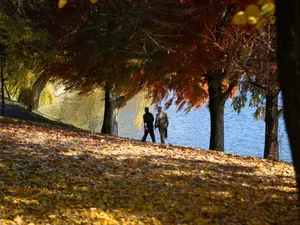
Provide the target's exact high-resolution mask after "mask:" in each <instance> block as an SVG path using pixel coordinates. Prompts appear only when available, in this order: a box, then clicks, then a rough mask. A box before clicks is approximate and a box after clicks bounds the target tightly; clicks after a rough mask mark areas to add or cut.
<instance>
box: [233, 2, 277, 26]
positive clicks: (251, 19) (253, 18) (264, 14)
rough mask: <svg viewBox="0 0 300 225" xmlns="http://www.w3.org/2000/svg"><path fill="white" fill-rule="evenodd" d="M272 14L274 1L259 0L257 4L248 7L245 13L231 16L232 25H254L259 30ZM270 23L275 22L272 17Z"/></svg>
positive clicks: (241, 12) (240, 12)
mask: <svg viewBox="0 0 300 225" xmlns="http://www.w3.org/2000/svg"><path fill="white" fill-rule="evenodd" d="M274 13H275V3H274V0H259V1H258V2H257V4H251V5H248V6H247V8H246V9H245V11H239V12H237V13H236V14H235V15H234V16H233V19H232V23H233V24H235V25H247V24H248V25H256V28H261V27H263V26H264V24H266V23H267V22H268V18H269V17H271V16H272V15H273V14H274ZM270 22H271V23H274V22H275V20H274V19H273V17H272V18H271V20H270Z"/></svg>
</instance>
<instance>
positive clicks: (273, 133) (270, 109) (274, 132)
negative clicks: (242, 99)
mask: <svg viewBox="0 0 300 225" xmlns="http://www.w3.org/2000/svg"><path fill="white" fill-rule="evenodd" d="M278 121H279V115H278V94H275V95H266V117H265V127H266V129H265V151H264V158H265V159H273V160H276V161H277V160H279V146H278Z"/></svg>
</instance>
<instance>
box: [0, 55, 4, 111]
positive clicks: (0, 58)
mask: <svg viewBox="0 0 300 225" xmlns="http://www.w3.org/2000/svg"><path fill="white" fill-rule="evenodd" d="M0 54H1V52H0ZM3 64H4V60H3V57H2V56H1V55H0V75H1V116H4V109H5V96H4V72H3V70H4V66H3Z"/></svg>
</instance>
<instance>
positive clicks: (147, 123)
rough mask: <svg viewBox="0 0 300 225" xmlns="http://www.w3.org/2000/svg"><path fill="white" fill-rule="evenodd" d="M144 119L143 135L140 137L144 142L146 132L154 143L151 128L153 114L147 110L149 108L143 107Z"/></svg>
mask: <svg viewBox="0 0 300 225" xmlns="http://www.w3.org/2000/svg"><path fill="white" fill-rule="evenodd" d="M143 120H144V136H143V138H142V142H145V141H146V139H147V136H148V133H149V134H150V136H151V139H152V142H153V143H155V135H154V129H153V122H154V117H153V114H152V113H150V112H149V108H148V107H145V114H144V116H143Z"/></svg>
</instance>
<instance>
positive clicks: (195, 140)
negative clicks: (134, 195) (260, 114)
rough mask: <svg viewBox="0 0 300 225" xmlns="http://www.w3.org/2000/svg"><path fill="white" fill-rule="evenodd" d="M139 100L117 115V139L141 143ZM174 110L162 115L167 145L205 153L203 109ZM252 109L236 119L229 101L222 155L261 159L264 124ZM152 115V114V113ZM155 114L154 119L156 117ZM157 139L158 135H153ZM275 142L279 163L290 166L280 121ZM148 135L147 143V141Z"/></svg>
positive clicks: (207, 121) (205, 115) (207, 128)
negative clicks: (136, 123) (166, 124)
mask: <svg viewBox="0 0 300 225" xmlns="http://www.w3.org/2000/svg"><path fill="white" fill-rule="evenodd" d="M138 104H139V103H138V100H137V99H135V100H132V101H130V102H129V103H128V104H127V105H126V107H124V108H123V109H122V110H121V111H120V115H119V118H118V120H119V135H120V136H121V137H128V138H133V139H141V138H142V136H143V128H142V127H136V126H134V120H135V117H136V110H135V109H136V108H137V107H138ZM176 110H177V109H176V106H171V107H170V108H169V109H168V110H166V111H165V112H166V113H167V114H168V116H169V129H168V136H169V137H168V139H167V143H170V144H174V145H180V146H186V147H197V148H203V149H208V147H209V137H210V136H209V135H210V115H209V111H208V109H207V107H206V106H204V107H203V108H200V109H198V110H193V111H191V112H189V113H188V114H186V113H185V112H183V111H180V112H176ZM254 112H255V108H250V107H245V108H244V109H243V110H242V112H241V113H240V114H239V115H238V114H237V112H234V111H233V108H232V107H231V100H228V101H227V103H226V108H225V152H227V153H232V154H239V155H244V156H256V157H263V153H264V138H265V137H264V134H265V124H264V121H261V120H259V121H255V120H254V117H253V113H254ZM152 113H153V111H152ZM154 113H155V114H156V112H154ZM155 114H154V115H155ZM155 136H156V139H157V140H159V134H158V132H157V131H155ZM278 139H279V140H278V141H279V149H280V160H283V161H287V162H292V158H291V153H290V147H289V143H288V138H287V133H286V130H285V125H284V121H283V117H282V118H281V119H280V121H279V132H278ZM150 140H151V139H150V135H149V136H148V138H147V141H150Z"/></svg>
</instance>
